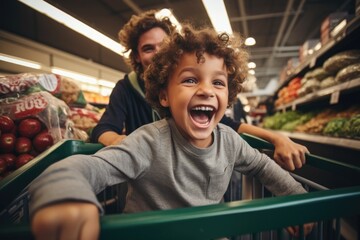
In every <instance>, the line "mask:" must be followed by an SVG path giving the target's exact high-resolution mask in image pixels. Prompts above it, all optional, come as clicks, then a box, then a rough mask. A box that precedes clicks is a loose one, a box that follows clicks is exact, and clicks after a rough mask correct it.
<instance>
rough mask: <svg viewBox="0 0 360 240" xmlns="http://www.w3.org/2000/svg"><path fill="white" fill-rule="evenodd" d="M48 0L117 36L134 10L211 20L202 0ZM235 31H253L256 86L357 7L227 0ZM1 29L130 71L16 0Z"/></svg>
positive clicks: (343, 1)
mask: <svg viewBox="0 0 360 240" xmlns="http://www.w3.org/2000/svg"><path fill="white" fill-rule="evenodd" d="M48 2H49V3H51V4H53V5H55V6H57V7H59V8H61V9H62V10H64V11H66V12H68V13H69V14H71V15H73V16H74V17H77V18H79V19H80V20H83V21H84V22H85V23H87V24H89V25H90V26H92V27H94V28H95V29H97V30H99V31H101V32H102V33H104V34H106V35H107V36H109V37H111V38H113V39H114V40H116V41H117V33H118V31H119V30H120V29H121V27H122V26H123V25H124V24H125V23H126V22H127V21H128V20H129V18H130V17H131V15H133V14H137V13H139V12H142V11H146V10H148V9H160V8H170V9H172V10H173V13H174V15H175V16H176V18H177V19H178V20H179V21H180V22H182V21H190V22H192V23H193V24H194V25H195V26H201V25H204V24H208V25H209V24H210V20H209V18H208V16H207V13H206V11H205V8H204V6H203V4H202V1H201V0H184V1H180V0H56V1H55V0H54V1H48ZM224 2H225V5H226V8H227V11H228V15H229V18H230V22H231V25H232V28H233V31H235V32H240V33H241V34H242V35H243V36H245V37H248V36H251V37H254V38H255V39H256V42H257V43H256V45H255V46H252V47H249V50H250V54H251V55H250V56H251V60H252V61H254V62H255V63H256V65H257V67H256V77H257V85H258V87H259V88H260V89H261V88H264V87H266V85H267V83H268V82H269V80H270V79H271V78H274V77H276V78H277V77H278V76H279V72H280V71H281V69H282V68H283V67H284V66H285V65H286V63H287V61H288V59H290V58H296V57H298V49H299V46H301V45H302V44H303V43H304V42H305V41H306V40H307V39H313V38H319V36H320V25H321V22H322V21H323V20H324V19H325V17H326V16H328V15H329V14H330V13H332V12H337V11H347V12H349V13H354V8H355V0H271V1H268V0H225V1H224ZM0 7H1V10H0V14H1V15H0V18H1V23H0V24H1V29H2V30H5V31H8V32H11V33H14V34H17V35H20V36H23V37H25V38H29V39H31V40H34V41H37V42H41V43H43V44H46V45H49V46H52V47H54V48H57V49H60V50H63V51H66V52H69V53H72V54H75V55H78V56H80V57H83V58H85V59H89V60H91V61H94V62H97V63H100V64H103V65H106V66H109V67H112V68H115V69H117V70H120V71H124V72H127V71H129V68H128V67H127V65H126V64H125V63H124V61H123V59H122V57H120V56H119V55H116V54H115V53H113V52H110V51H109V50H107V49H106V48H104V47H101V46H99V45H97V44H95V43H93V42H92V41H90V40H88V39H87V38H84V37H82V36H80V35H79V34H77V33H74V32H73V31H71V30H69V29H67V28H66V27H64V26H62V25H60V24H59V23H57V22H55V21H53V20H51V19H50V18H48V17H46V16H44V15H42V14H40V13H37V12H35V11H34V10H32V9H30V8H29V7H27V6H25V5H23V4H22V3H19V2H18V1H14V0H2V1H1V5H0Z"/></svg>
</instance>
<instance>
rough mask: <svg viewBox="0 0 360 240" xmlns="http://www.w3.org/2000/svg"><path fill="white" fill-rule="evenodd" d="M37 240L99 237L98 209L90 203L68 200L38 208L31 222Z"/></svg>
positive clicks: (91, 239) (90, 238)
mask: <svg viewBox="0 0 360 240" xmlns="http://www.w3.org/2000/svg"><path fill="white" fill-rule="evenodd" d="M31 228H32V232H33V234H34V236H35V239H37V240H45V239H46V240H52V239H61V240H65V239H66V240H72V239H82V240H95V239H98V237H99V231H100V225H99V210H98V208H97V207H96V206H95V205H94V204H92V203H84V202H71V203H70V202H69V203H61V204H55V205H50V206H48V207H45V208H42V209H40V210H38V211H37V212H36V213H35V215H34V217H33V219H32V224H31Z"/></svg>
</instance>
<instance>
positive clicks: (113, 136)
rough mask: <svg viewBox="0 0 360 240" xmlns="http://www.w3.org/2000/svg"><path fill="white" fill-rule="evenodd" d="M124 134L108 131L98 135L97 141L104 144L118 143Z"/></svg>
mask: <svg viewBox="0 0 360 240" xmlns="http://www.w3.org/2000/svg"><path fill="white" fill-rule="evenodd" d="M125 137H126V135H119V134H117V133H116V132H112V131H108V132H104V133H103V134H101V135H100V137H99V139H98V141H99V143H101V144H103V145H104V146H109V145H116V144H119V143H120V142H121V141H122V140H124V138H125Z"/></svg>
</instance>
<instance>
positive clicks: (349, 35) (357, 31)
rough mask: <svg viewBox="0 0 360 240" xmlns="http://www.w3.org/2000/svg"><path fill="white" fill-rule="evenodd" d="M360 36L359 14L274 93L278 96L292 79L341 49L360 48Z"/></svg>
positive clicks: (306, 60) (298, 67) (296, 69)
mask: <svg viewBox="0 0 360 240" xmlns="http://www.w3.org/2000/svg"><path fill="white" fill-rule="evenodd" d="M359 36H360V16H357V17H355V18H354V19H352V20H351V21H350V22H349V23H348V24H347V25H346V27H345V28H344V29H343V30H342V31H340V32H339V33H338V34H337V35H336V36H334V37H333V38H332V39H330V40H329V42H327V43H326V44H324V45H323V46H322V47H321V48H320V49H319V50H318V51H316V52H315V53H314V54H312V55H310V56H309V57H308V58H307V59H305V61H304V62H302V63H300V64H299V66H297V67H296V68H295V69H294V71H293V73H292V74H291V75H290V76H289V77H288V78H287V79H286V80H285V81H284V82H282V83H281V84H280V85H279V87H278V89H277V90H276V91H275V93H274V95H275V96H276V95H277V93H278V92H279V91H280V89H281V88H283V87H284V86H286V85H287V84H288V83H289V82H290V80H291V79H293V78H294V77H297V76H303V75H304V74H305V73H306V72H308V71H309V70H310V69H312V68H313V67H315V66H320V65H321V64H323V62H324V61H325V60H326V59H327V58H329V57H330V56H332V55H334V54H336V53H338V52H339V51H343V50H346V49H348V50H349V49H352V48H358V46H359V45H358V42H359Z"/></svg>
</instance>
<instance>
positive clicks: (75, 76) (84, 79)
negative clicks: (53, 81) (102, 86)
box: [51, 67, 98, 84]
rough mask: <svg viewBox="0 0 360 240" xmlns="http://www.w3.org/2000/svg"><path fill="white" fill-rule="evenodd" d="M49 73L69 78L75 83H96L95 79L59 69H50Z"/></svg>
mask: <svg viewBox="0 0 360 240" xmlns="http://www.w3.org/2000/svg"><path fill="white" fill-rule="evenodd" d="M51 72H52V73H54V74H59V75H61V76H64V77H69V78H72V79H75V80H77V81H80V82H84V83H88V84H97V83H98V81H97V79H96V78H95V77H92V76H89V75H85V74H81V73H77V72H72V71H68V70H65V69H61V68H56V67H53V68H51Z"/></svg>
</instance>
